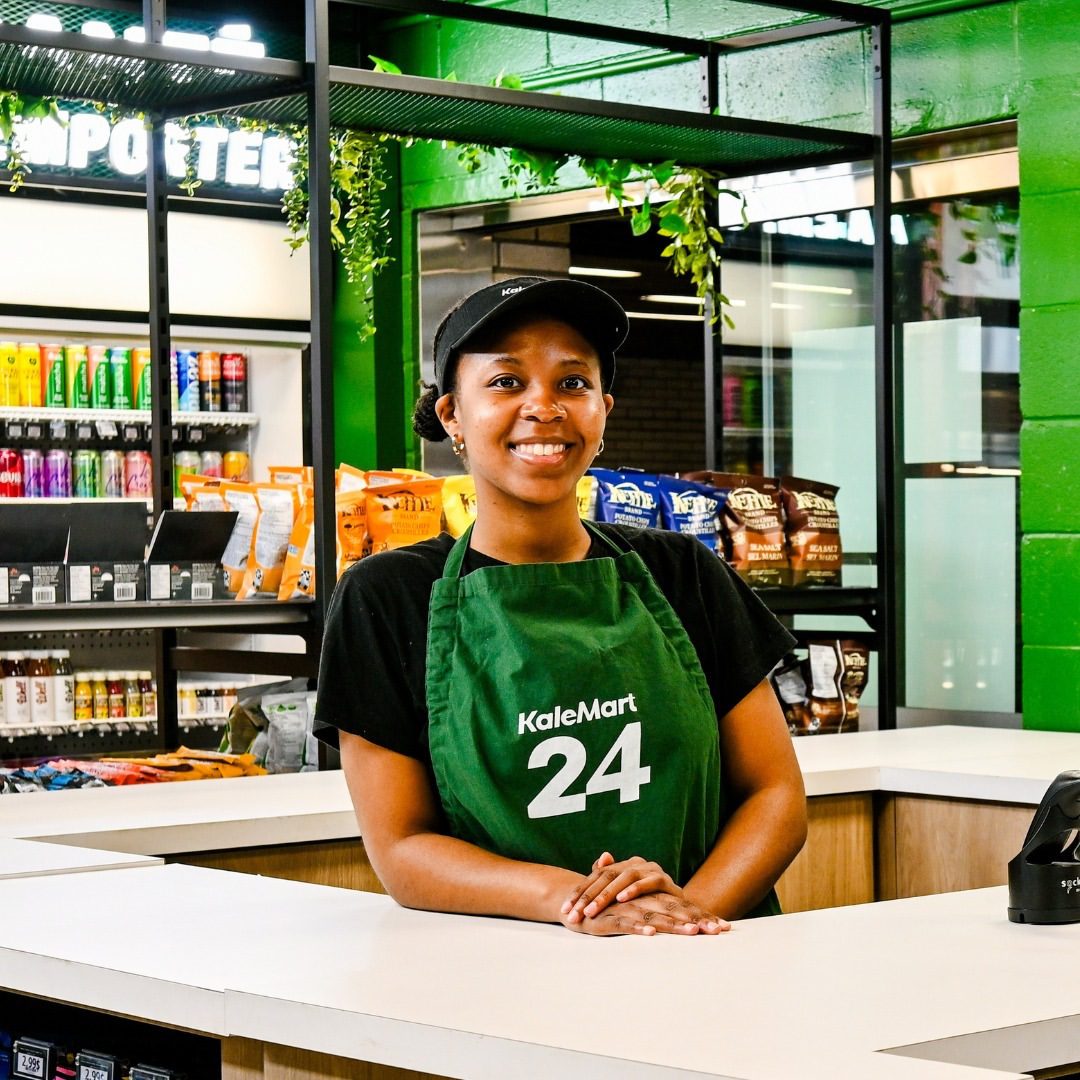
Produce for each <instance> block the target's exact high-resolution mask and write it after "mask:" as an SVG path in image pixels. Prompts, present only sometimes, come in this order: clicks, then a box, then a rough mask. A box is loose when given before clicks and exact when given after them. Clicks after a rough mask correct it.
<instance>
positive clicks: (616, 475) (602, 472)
mask: <svg viewBox="0 0 1080 1080" xmlns="http://www.w3.org/2000/svg"><path fill="white" fill-rule="evenodd" d="M589 475H590V476H595V477H596V520H597V521H608V522H610V523H611V524H612V525H630V526H633V527H634V528H637V529H655V528H657V526H658V525H659V522H660V484H659V482H658V480H657V478H656V477H655V476H651V475H650V474H649V473H643V472H632V471H627V472H616V471H615V470H614V469H590V470H589Z"/></svg>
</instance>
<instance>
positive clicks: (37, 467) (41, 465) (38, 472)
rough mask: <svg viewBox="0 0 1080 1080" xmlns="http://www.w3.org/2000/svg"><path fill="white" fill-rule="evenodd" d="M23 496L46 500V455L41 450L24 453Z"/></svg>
mask: <svg viewBox="0 0 1080 1080" xmlns="http://www.w3.org/2000/svg"><path fill="white" fill-rule="evenodd" d="M22 467H23V495H25V496H26V498H28V499H43V498H45V455H44V454H43V453H42V452H41V451H40V450H24V451H23V452H22Z"/></svg>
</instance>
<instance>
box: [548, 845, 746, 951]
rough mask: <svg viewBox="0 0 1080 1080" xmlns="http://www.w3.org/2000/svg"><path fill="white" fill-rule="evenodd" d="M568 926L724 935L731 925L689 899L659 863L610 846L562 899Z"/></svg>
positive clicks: (598, 931)
mask: <svg viewBox="0 0 1080 1080" xmlns="http://www.w3.org/2000/svg"><path fill="white" fill-rule="evenodd" d="M560 918H561V921H562V924H563V926H565V927H567V929H569V930H574V931H576V932H577V933H581V934H594V935H597V936H608V935H615V934H642V935H644V936H646V937H650V936H652V935H654V934H683V935H694V934H720V933H723V932H724V931H725V930H730V929H731V924H730V923H729V922H727V921H726V920H724V919H721V918H720V917H719V916H717V915H714V914H713V913H712V912H709V911H706V910H705V909H704V908H702V907H700V906H699V905H698V904H695V903H694V902H693V901H692V900H689V899H688V898H687V897H686V896H685V894H684V893H683V890H682V889H681V888H680V887H679V886H678V885H676V884H675V882H674V881H673V880H672V879H671V876H670V875H669V874H668V873H666V872H665V870H664V869H663V867H661V866H659V865H658V864H657V863H654V862H648V861H646V860H645V859H642V858H640V857H639V856H637V855H635V856H633V857H632V858H629V859H626V860H625V861H623V862H616V861H615V858H614V857H613V856H612V854H611V853H610V852H608V851H605V852H604V853H603V854H602V855H601V856H600V858H598V859H597V860H596V862H594V863H593V866H592V872H591V873H590V874H588V875H587V876H586V877H585V878H583V879H582V880H581V881H580V882H579V883H578V884H577V885H576V886H575V887H574V889H573V891H572V892H571V893H570V895H569V896H568V897H567V898H566V900H564V901H563V905H562V908H561V910H560Z"/></svg>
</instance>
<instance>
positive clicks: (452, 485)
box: [443, 473, 476, 540]
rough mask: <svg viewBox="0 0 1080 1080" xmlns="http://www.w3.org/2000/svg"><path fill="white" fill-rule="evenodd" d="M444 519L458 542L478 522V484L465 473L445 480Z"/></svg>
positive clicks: (447, 529) (450, 532)
mask: <svg viewBox="0 0 1080 1080" xmlns="http://www.w3.org/2000/svg"><path fill="white" fill-rule="evenodd" d="M443 517H445V518H446V531H447V532H448V533H449V534H450V535H451V536H452V537H453V538H454V539H455V540H456V539H457V538H458V537H459V536H461V534H462V533H463V532H464V531H465V530H466V529H467V528H468V527H469V526H470V525H471V524H472V523H473V522H474V521H475V520H476V484H475V482H474V481H473V478H472V477H471V476H469V475H467V474H465V473H462V474H461V475H459V476H447V477H445V478H444V479H443Z"/></svg>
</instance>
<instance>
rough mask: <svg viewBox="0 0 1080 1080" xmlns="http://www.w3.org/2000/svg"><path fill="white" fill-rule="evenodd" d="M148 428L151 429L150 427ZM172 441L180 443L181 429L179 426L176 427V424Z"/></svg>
mask: <svg viewBox="0 0 1080 1080" xmlns="http://www.w3.org/2000/svg"><path fill="white" fill-rule="evenodd" d="M147 430H149V428H148V429H147ZM172 441H173V442H174V443H178V442H179V441H180V429H179V428H178V427H176V426H175V425H174V426H173V429H172Z"/></svg>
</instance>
